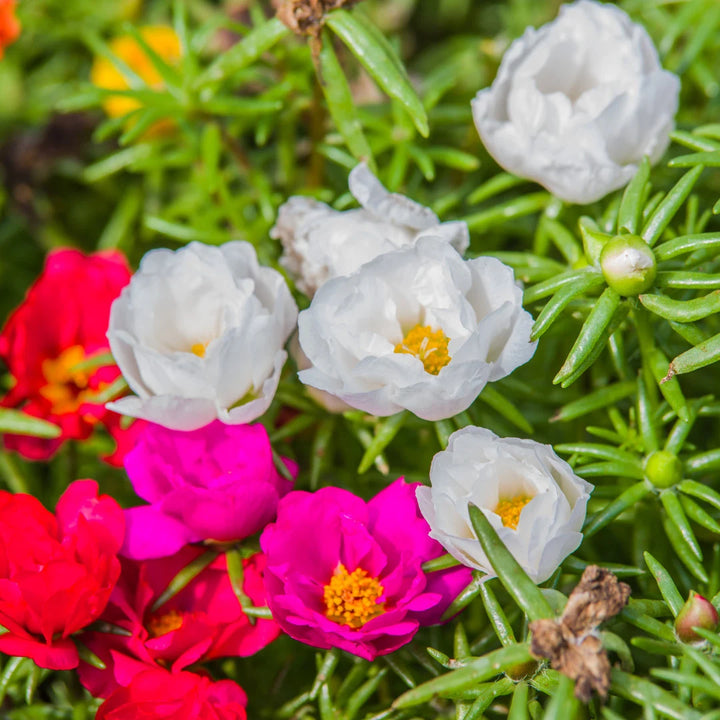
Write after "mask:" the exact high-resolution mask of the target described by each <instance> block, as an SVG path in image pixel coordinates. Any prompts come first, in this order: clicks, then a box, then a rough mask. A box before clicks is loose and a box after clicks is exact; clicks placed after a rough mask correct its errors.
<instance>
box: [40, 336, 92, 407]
mask: <svg viewBox="0 0 720 720" xmlns="http://www.w3.org/2000/svg"><path fill="white" fill-rule="evenodd" d="M83 360H85V350H84V349H83V347H82V345H73V346H72V347H69V348H66V349H65V350H63V351H62V352H61V353H60V355H58V357H56V358H55V359H53V360H50V359H48V360H43V363H42V373H43V375H44V376H45V379H46V380H47V385H43V387H41V388H40V394H41V395H42V396H43V397H44V398H45V399H46V400H49V401H50V404H51V407H50V411H51V412H52V413H54V414H56V415H62V414H64V413H70V412H75V411H76V410H77V409H78V408H79V407H80V405H82V404H83V402H85V400H84V395H85V393H84V392H83V391H84V390H86V388H87V386H88V382H89V380H90V374H89V373H88V372H86V371H85V370H73V367H74V366H75V365H78V364H79V363H81V362H83Z"/></svg>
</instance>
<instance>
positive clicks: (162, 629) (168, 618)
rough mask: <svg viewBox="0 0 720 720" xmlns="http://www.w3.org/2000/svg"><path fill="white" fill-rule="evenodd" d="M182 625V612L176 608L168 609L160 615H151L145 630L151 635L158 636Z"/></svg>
mask: <svg viewBox="0 0 720 720" xmlns="http://www.w3.org/2000/svg"><path fill="white" fill-rule="evenodd" d="M182 626H183V614H182V613H181V612H178V611H177V610H169V611H168V612H166V613H163V614H162V615H153V617H151V618H150V620H148V623H147V630H148V632H149V633H150V635H151V637H154V638H156V637H160V636H161V635H166V634H167V633H169V632H172V631H173V630H178V629H179V628H181V627H182Z"/></svg>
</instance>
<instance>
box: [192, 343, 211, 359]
mask: <svg viewBox="0 0 720 720" xmlns="http://www.w3.org/2000/svg"><path fill="white" fill-rule="evenodd" d="M206 347H207V343H195V344H194V345H193V346H192V347H191V348H190V352H191V353H192V354H193V355H197V356H198V357H205V348H206Z"/></svg>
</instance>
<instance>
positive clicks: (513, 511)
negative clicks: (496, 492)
mask: <svg viewBox="0 0 720 720" xmlns="http://www.w3.org/2000/svg"><path fill="white" fill-rule="evenodd" d="M531 500H532V498H531V497H530V496H529V495H518V496H517V497H514V498H508V499H507V500H501V501H500V502H499V503H498V504H497V507H496V508H495V510H493V512H494V513H495V514H496V515H499V516H500V519H501V520H502V524H503V525H504V526H505V527H509V528H511V529H512V530H517V526H518V523H519V522H520V514H521V513H522V511H523V508H524V507H525V506H526V505H527V504H528V503H529V502H530V501H531Z"/></svg>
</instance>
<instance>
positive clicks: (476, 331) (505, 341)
mask: <svg viewBox="0 0 720 720" xmlns="http://www.w3.org/2000/svg"><path fill="white" fill-rule="evenodd" d="M481 270H482V271H481ZM484 284H487V285H488V287H487V288H486V287H484ZM418 325H420V326H423V327H427V326H429V327H431V328H432V329H433V331H439V330H441V331H442V332H443V333H444V334H445V336H446V337H447V338H448V341H449V342H448V354H449V361H448V362H447V364H446V365H445V366H444V367H442V368H441V369H440V370H439V372H438V373H437V374H432V373H430V372H427V371H426V370H425V366H424V365H423V362H422V361H421V360H420V359H419V358H418V357H416V356H415V355H412V354H410V353H403V352H395V347H396V346H397V345H398V344H400V343H401V342H403V339H404V337H405V335H406V334H407V333H408V331H410V330H411V329H412V328H414V327H416V326H418ZM531 326H532V318H531V317H530V315H529V313H527V312H526V311H525V310H523V309H522V291H521V290H520V289H519V288H518V287H517V286H516V285H515V282H514V280H513V279H512V270H510V268H507V267H506V266H504V265H503V264H502V263H500V262H499V261H497V260H494V259H491V258H481V259H478V260H469V261H464V260H463V259H462V258H461V256H460V255H458V253H457V252H456V251H455V250H453V248H452V247H451V246H450V245H449V244H448V243H446V242H444V241H442V240H437V239H436V238H431V237H423V238H420V239H419V240H418V241H417V243H416V244H415V245H414V246H412V247H409V248H406V249H404V250H397V251H395V252H391V253H387V254H385V255H381V256H379V257H377V258H375V259H374V260H372V261H371V262H369V263H367V264H365V265H363V266H362V267H361V268H360V269H359V270H358V271H357V272H356V273H354V274H352V275H349V276H347V277H337V278H333V279H331V280H328V282H326V283H325V284H324V285H323V286H322V287H321V288H320V289H319V290H318V292H317V293H316V294H315V297H314V298H313V301H312V303H311V305H310V307H309V308H308V309H307V310H305V311H303V312H302V313H300V317H299V319H298V327H299V342H300V345H301V347H302V350H303V352H304V353H305V355H306V356H307V358H308V359H309V361H310V363H311V367H309V368H307V369H302V370H301V371H300V373H299V377H300V380H301V381H302V382H303V383H305V384H307V385H310V386H312V387H314V388H317V389H318V390H322V391H324V392H328V393H330V394H332V395H334V396H336V397H337V398H339V399H340V400H342V401H343V402H344V403H347V404H348V405H350V406H352V407H354V408H358V409H360V410H364V411H365V412H368V413H372V414H374V415H391V414H393V413H396V412H399V411H400V410H402V409H407V410H410V411H411V412H413V413H414V414H415V415H417V416H418V417H421V418H423V419H426V420H440V419H442V418H446V417H451V416H452V415H455V414H457V413H459V412H462V411H463V410H465V409H467V407H468V406H469V405H470V404H471V403H472V402H473V400H474V399H475V398H476V397H477V396H478V394H479V393H480V392H481V390H482V388H483V387H484V386H485V384H486V383H487V382H488V380H490V379H497V378H500V377H504V376H505V375H507V374H508V373H509V372H511V371H512V370H513V369H514V368H515V367H517V366H518V365H520V364H521V363H524V362H526V361H527V360H529V359H530V357H531V356H532V354H533V353H534V351H535V345H536V344H535V343H531V342H530V328H531Z"/></svg>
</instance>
